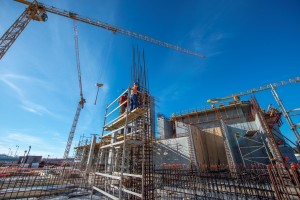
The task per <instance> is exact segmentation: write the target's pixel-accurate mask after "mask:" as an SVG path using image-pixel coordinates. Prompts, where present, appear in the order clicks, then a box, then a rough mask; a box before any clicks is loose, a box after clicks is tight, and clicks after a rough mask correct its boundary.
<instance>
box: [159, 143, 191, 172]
mask: <svg viewBox="0 0 300 200" xmlns="http://www.w3.org/2000/svg"><path fill="white" fill-rule="evenodd" d="M188 139H189V138H188V137H181V138H172V139H165V140H159V141H158V142H157V143H155V145H154V149H155V151H154V163H155V168H156V169H161V168H169V167H170V166H171V165H181V166H185V167H186V168H188V167H189V166H190V165H191V160H190V154H189V146H188Z"/></svg>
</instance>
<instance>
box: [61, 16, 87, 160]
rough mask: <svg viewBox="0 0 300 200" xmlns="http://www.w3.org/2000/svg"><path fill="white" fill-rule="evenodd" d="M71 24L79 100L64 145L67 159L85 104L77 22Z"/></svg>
mask: <svg viewBox="0 0 300 200" xmlns="http://www.w3.org/2000/svg"><path fill="white" fill-rule="evenodd" d="M73 25H74V41H75V52H76V64H77V72H78V81H79V92H80V101H79V103H78V106H77V110H76V113H75V117H74V120H73V124H72V127H71V131H70V134H69V138H68V142H67V146H66V150H65V153H64V157H63V158H64V159H67V158H68V156H69V152H70V148H71V145H72V141H73V138H74V134H75V130H76V126H77V122H78V119H79V115H80V111H81V109H83V107H84V104H85V102H86V101H85V99H84V98H83V94H82V82H81V70H80V59H79V48H78V28H77V23H76V21H75V20H74V21H73Z"/></svg>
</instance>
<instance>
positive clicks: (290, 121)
mask: <svg viewBox="0 0 300 200" xmlns="http://www.w3.org/2000/svg"><path fill="white" fill-rule="evenodd" d="M270 87H271V89H272V90H271V91H272V94H273V96H274V98H275V100H276V101H277V103H278V105H279V107H280V109H281V112H282V113H283V116H284V117H285V119H286V120H287V122H288V124H289V126H290V128H291V130H292V131H293V132H294V134H295V136H296V138H297V142H298V144H300V135H299V132H298V130H297V126H296V125H295V124H294V123H293V121H292V119H291V118H290V116H289V114H288V112H287V110H286V109H285V107H284V105H283V103H282V101H281V100H280V98H279V96H278V94H277V92H276V91H275V88H274V87H273V85H272V84H270Z"/></svg>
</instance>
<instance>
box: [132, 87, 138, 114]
mask: <svg viewBox="0 0 300 200" xmlns="http://www.w3.org/2000/svg"><path fill="white" fill-rule="evenodd" d="M138 90H139V85H138V83H136V82H135V83H134V84H133V87H132V88H131V95H130V111H132V110H134V109H136V108H137V107H138Z"/></svg>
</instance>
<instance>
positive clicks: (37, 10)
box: [0, 0, 206, 59]
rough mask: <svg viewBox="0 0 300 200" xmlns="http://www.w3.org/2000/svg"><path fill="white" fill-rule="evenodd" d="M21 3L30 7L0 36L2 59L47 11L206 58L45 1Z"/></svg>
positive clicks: (42, 18)
mask: <svg viewBox="0 0 300 200" xmlns="http://www.w3.org/2000/svg"><path fill="white" fill-rule="evenodd" d="M14 1H17V2H19V3H23V4H25V5H28V8H26V10H25V11H24V13H23V14H22V15H21V16H20V18H19V19H18V20H17V21H16V22H15V23H14V24H13V25H12V26H11V27H10V29H9V30H8V31H7V32H6V33H5V34H4V35H3V36H2V37H1V38H0V59H1V58H2V57H3V56H4V54H5V53H6V52H7V50H8V49H9V47H10V46H11V45H12V44H13V42H14V41H15V40H16V39H17V37H18V36H19V35H20V33H21V32H22V31H23V30H24V29H25V27H26V25H27V24H28V23H29V21H30V20H31V19H34V20H37V21H46V20H47V18H48V17H47V15H46V12H50V13H53V14H56V15H60V16H63V17H67V18H71V19H74V20H77V21H80V22H83V23H86V24H90V25H93V26H97V27H99V28H103V29H106V30H109V31H111V32H113V33H120V34H123V35H127V36H129V37H133V38H137V39H140V40H144V41H147V42H150V43H153V44H156V45H159V46H163V47H166V48H169V49H173V50H176V51H180V52H183V53H186V54H190V55H194V56H197V57H200V58H206V56H205V55H203V54H199V53H196V52H193V51H191V50H188V49H185V48H182V47H180V46H177V45H174V44H170V43H167V42H164V41H161V40H158V39H155V38H152V37H149V36H146V35H143V34H140V33H136V32H133V31H129V30H126V29H123V28H120V27H117V26H114V25H110V24H108V23H105V22H101V21H99V20H95V19H91V18H88V17H84V16H80V15H78V14H76V13H73V12H70V11H66V10H62V9H59V8H56V7H53V6H48V5H45V4H43V3H39V2H37V1H36V0H34V1H33V2H29V1H26V0H14Z"/></svg>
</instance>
